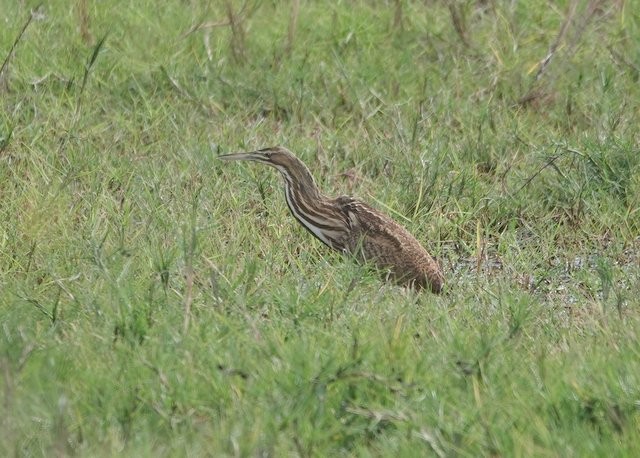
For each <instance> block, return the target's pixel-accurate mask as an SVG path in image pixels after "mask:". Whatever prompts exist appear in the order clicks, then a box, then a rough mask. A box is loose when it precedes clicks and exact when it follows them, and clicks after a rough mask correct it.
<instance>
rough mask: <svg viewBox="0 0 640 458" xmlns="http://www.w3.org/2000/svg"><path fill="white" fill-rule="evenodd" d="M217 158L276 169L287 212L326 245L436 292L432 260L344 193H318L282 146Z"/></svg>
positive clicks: (438, 279)
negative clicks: (279, 175)
mask: <svg viewBox="0 0 640 458" xmlns="http://www.w3.org/2000/svg"><path fill="white" fill-rule="evenodd" d="M218 158H219V159H221V160H223V161H254V162H259V163H261V164H266V165H268V166H271V167H273V168H275V169H276V170H278V171H279V172H280V174H281V175H282V177H283V178H284V195H285V199H286V201H287V205H288V207H289V210H290V211H291V214H292V215H293V216H294V217H295V219H297V220H298V221H299V222H300V224H302V226H303V227H304V228H305V229H307V230H308V231H309V232H311V234H313V235H314V236H315V237H316V238H318V239H319V240H320V241H321V242H322V243H324V244H325V245H327V246H328V247H330V248H332V249H334V250H336V251H338V252H340V253H343V254H347V255H351V256H353V257H354V258H355V259H356V260H357V261H358V262H360V263H364V264H373V265H374V266H375V267H376V268H377V269H379V270H380V271H381V272H382V273H383V274H384V276H385V278H386V279H389V280H391V281H392V282H394V283H396V284H398V285H400V286H405V287H408V288H410V289H414V290H417V291H420V290H423V289H428V290H430V291H432V292H433V293H436V294H439V293H440V292H441V291H442V288H443V286H444V275H443V273H442V270H441V268H440V266H439V265H438V263H437V261H436V260H435V259H434V258H433V257H432V256H431V255H430V254H429V253H428V252H427V250H425V249H424V248H423V246H422V245H421V244H420V242H418V240H416V238H415V237H414V236H413V235H411V234H410V233H409V232H408V231H407V230H406V229H405V228H404V227H402V226H401V225H400V224H398V223H397V222H396V221H394V220H393V219H392V218H390V217H389V216H387V215H385V214H384V213H382V212H380V211H378V210H376V209H375V208H373V207H372V206H370V205H368V204H367V203H365V202H362V201H361V200H358V199H356V198H354V197H350V196H339V197H336V198H330V197H327V196H326V195H324V194H323V193H322V192H321V191H320V189H318V186H317V185H316V183H315V180H314V179H313V176H312V175H311V172H310V171H309V169H308V168H307V166H306V165H305V164H304V162H302V161H301V160H300V159H298V158H297V157H296V156H295V155H294V154H293V153H292V152H291V151H289V150H288V149H287V148H285V147H283V146H273V147H269V148H263V149H259V150H256V151H251V152H241V153H233V154H225V155H221V156H218Z"/></svg>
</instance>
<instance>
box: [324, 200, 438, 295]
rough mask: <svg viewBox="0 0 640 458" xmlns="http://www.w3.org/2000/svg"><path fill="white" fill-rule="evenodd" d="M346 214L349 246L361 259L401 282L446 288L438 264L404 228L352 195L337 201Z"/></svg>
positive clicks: (351, 251)
mask: <svg viewBox="0 0 640 458" xmlns="http://www.w3.org/2000/svg"><path fill="white" fill-rule="evenodd" d="M334 202H335V203H336V205H337V206H338V207H340V208H341V209H342V211H343V212H344V213H345V216H346V219H347V221H349V224H350V229H351V230H350V231H349V233H348V237H347V240H345V243H344V245H345V248H346V250H347V251H348V252H350V253H351V254H353V255H355V256H356V258H358V259H360V260H361V261H365V262H371V263H373V264H374V265H375V266H376V267H377V268H378V269H380V270H382V271H384V272H388V273H389V274H391V276H392V278H393V279H394V280H395V281H396V282H397V283H399V284H403V285H410V286H413V287H415V288H418V289H420V288H426V289H430V290H431V291H433V292H435V293H439V292H440V291H441V290H442V287H443V284H444V276H443V275H442V271H441V270H440V267H439V266H438V263H437V262H436V261H435V259H433V258H432V257H431V255H430V254H429V253H428V252H427V251H426V250H425V249H424V247H423V246H422V245H421V244H420V242H418V241H417V240H416V238H415V237H414V236H413V235H411V234H410V233H409V232H408V231H407V230H406V229H405V228H404V227H402V226H401V225H400V224H398V223H396V222H395V221H394V220H393V219H391V218H390V217H388V216H387V215H385V214H383V213H381V212H379V211H378V210H376V209H374V208H373V207H371V206H369V205H367V204H366V203H364V202H361V201H359V200H357V199H354V198H352V197H348V196H341V197H338V198H336V199H335V200H334Z"/></svg>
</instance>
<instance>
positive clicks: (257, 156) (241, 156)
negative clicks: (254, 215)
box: [218, 151, 265, 161]
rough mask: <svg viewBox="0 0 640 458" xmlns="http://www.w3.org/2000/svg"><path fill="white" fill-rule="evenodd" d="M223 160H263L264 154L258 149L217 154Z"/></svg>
mask: <svg viewBox="0 0 640 458" xmlns="http://www.w3.org/2000/svg"><path fill="white" fill-rule="evenodd" d="M218 159H222V160H223V161H264V160H265V157H264V154H263V153H261V152H260V151H252V152H250V153H233V154H224V155H222V156H218Z"/></svg>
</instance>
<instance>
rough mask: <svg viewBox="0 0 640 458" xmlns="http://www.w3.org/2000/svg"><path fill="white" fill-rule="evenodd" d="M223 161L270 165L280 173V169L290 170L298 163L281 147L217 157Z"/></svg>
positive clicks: (296, 159)
mask: <svg viewBox="0 0 640 458" xmlns="http://www.w3.org/2000/svg"><path fill="white" fill-rule="evenodd" d="M218 158H219V159H222V160H224V161H255V162H262V163H263V164H267V165H270V166H272V167H275V168H276V169H279V170H281V171H282V169H283V168H284V169H290V168H291V167H292V166H294V165H295V164H296V163H298V162H300V161H299V159H298V158H297V157H295V156H294V155H293V153H292V152H291V151H289V150H288V149H287V148H285V147H283V146H272V147H270V148H263V149H259V150H257V151H251V152H249V153H234V154H225V155H223V156H218Z"/></svg>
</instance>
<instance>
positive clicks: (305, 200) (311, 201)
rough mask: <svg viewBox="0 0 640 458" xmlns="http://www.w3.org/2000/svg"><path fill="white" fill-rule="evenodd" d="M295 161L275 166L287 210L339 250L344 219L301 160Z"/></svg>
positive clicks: (344, 230) (306, 227)
mask: <svg viewBox="0 0 640 458" xmlns="http://www.w3.org/2000/svg"><path fill="white" fill-rule="evenodd" d="M297 162H298V163H297V164H295V166H293V167H284V166H282V165H276V166H275V167H276V168H277V169H278V170H279V171H280V173H281V174H282V176H283V178H284V181H285V188H284V194H285V198H286V200H287V205H288V206H289V210H291V213H292V214H293V216H294V217H295V218H296V219H297V220H298V221H299V222H300V224H302V225H303V226H304V227H305V229H307V230H308V231H309V232H311V233H312V234H313V235H314V236H316V237H317V238H318V239H320V241H322V242H323V243H324V244H326V245H327V246H329V247H330V248H333V249H335V250H338V251H343V250H344V248H345V247H344V244H343V243H342V242H341V240H342V239H343V238H344V235H345V234H346V229H347V227H346V226H347V222H346V221H344V219H343V218H342V217H341V213H340V211H339V209H338V208H336V206H335V204H332V202H331V201H330V200H329V199H327V198H326V196H324V195H323V194H322V193H321V192H320V191H319V190H318V187H317V186H316V183H315V181H314V179H313V176H312V175H311V173H310V172H309V169H307V167H306V166H305V165H304V164H303V163H302V162H301V161H299V160H298V161H297Z"/></svg>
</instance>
